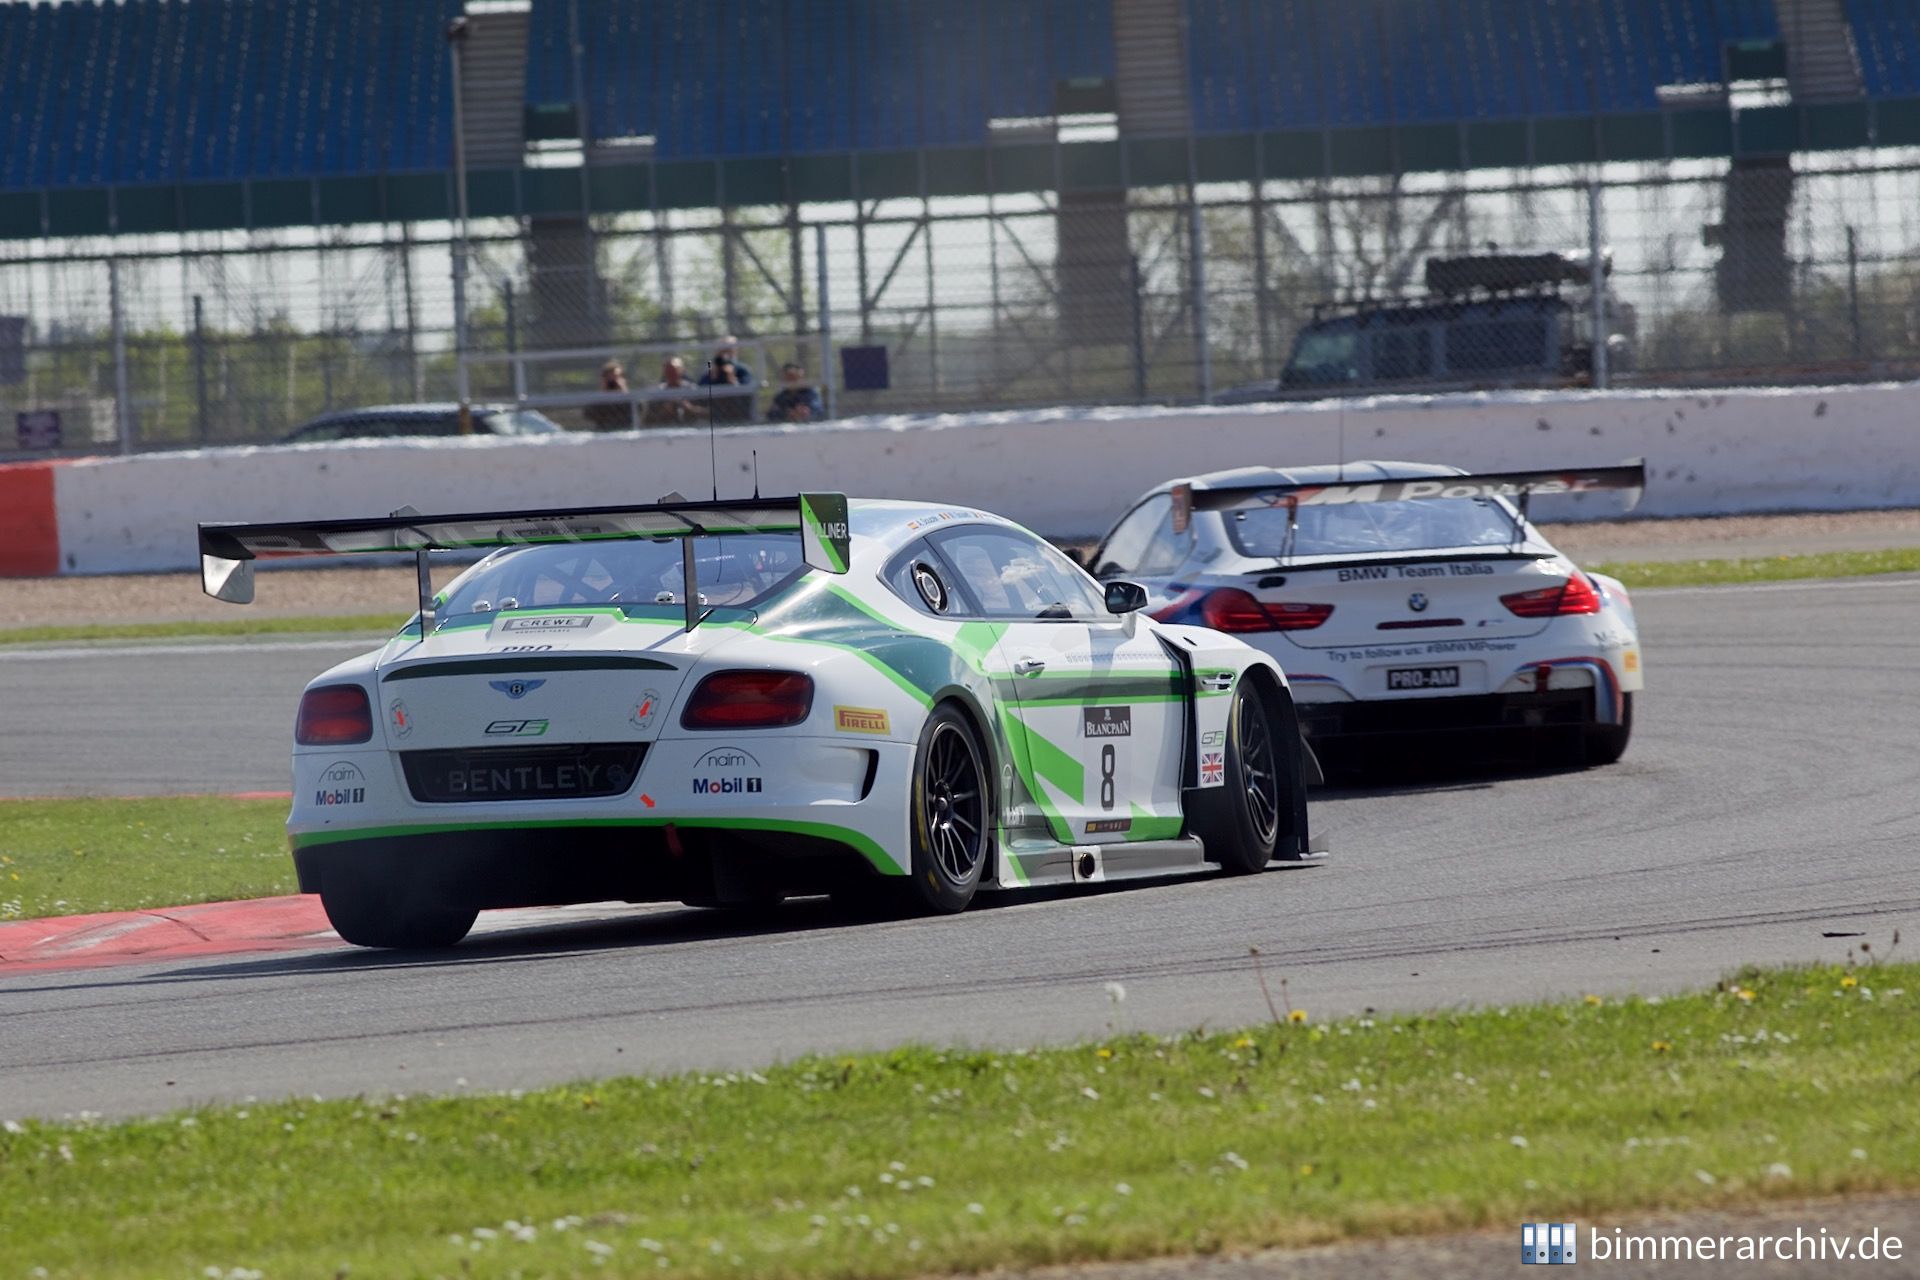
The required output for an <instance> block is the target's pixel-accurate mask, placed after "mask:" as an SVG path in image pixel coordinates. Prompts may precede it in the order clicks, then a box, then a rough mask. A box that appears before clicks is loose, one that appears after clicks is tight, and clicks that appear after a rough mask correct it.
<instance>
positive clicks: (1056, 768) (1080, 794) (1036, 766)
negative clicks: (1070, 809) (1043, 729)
mask: <svg viewBox="0 0 1920 1280" xmlns="http://www.w3.org/2000/svg"><path fill="white" fill-rule="evenodd" d="M1022 728H1024V729H1025V730H1026V735H1027V753H1028V755H1029V756H1030V757H1031V759H1032V760H1033V771H1034V773H1035V774H1036V775H1038V776H1039V777H1040V779H1041V780H1042V781H1044V782H1046V783H1048V784H1049V785H1051V786H1052V787H1053V789H1054V790H1056V791H1058V792H1059V793H1060V794H1061V795H1063V796H1065V797H1066V798H1067V799H1069V800H1071V801H1073V802H1074V803H1075V804H1080V803H1082V802H1083V800H1084V797H1085V795H1086V777H1087V771H1086V766H1085V765H1083V764H1081V763H1080V761H1079V760H1078V759H1076V758H1075V757H1074V755H1073V753H1072V752H1070V751H1063V750H1061V748H1060V747H1059V746H1058V745H1057V744H1055V743H1053V742H1050V741H1048V740H1047V739H1046V738H1045V737H1044V736H1042V735H1041V734H1040V733H1038V732H1036V731H1035V730H1034V727H1033V726H1032V725H1030V724H1026V723H1025V722H1024V721H1023V722H1022Z"/></svg>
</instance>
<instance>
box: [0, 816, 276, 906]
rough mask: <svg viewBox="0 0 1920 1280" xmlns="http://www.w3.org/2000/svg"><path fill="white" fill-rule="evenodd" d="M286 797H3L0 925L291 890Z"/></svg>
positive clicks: (0, 859) (0, 825)
mask: <svg viewBox="0 0 1920 1280" xmlns="http://www.w3.org/2000/svg"><path fill="white" fill-rule="evenodd" d="M286 821H287V802H286V801H285V800H233V799H228V798H225V797H221V796H166V797H162V798H158V799H151V800H94V799H87V800H0V920H9V919H15V920H17V919H21V918H23V917H24V918H29V919H31V918H34V917H38V916H68V915H80V914H84V913H86V912H89V911H129V910H133V909H135V908H139V907H170V906H180V905H182V904H185V903H190V902H220V901H224V900H226V899H230V898H258V897H263V896H266V895H268V894H275V893H294V892H296V891H297V887H296V885H295V883H294V876H293V859H292V858H291V857H289V856H288V854H287V837H286Z"/></svg>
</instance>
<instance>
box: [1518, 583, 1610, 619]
mask: <svg viewBox="0 0 1920 1280" xmlns="http://www.w3.org/2000/svg"><path fill="white" fill-rule="evenodd" d="M1500 603H1501V604H1503V605H1505V606H1507V609H1508V611H1509V612H1511V613H1514V614H1516V615H1518V616H1519V617H1522V618H1557V617H1559V616H1560V615H1562V614H1567V613H1598V612H1600V593H1599V592H1598V591H1595V590H1594V589H1593V584H1592V583H1591V582H1589V581H1587V575H1585V574H1584V573H1578V572H1576V573H1574V574H1572V575H1570V576H1569V577H1568V578H1567V580H1566V581H1565V582H1564V583H1561V584H1559V585H1558V586H1552V587H1541V588H1539V589H1538V590H1535V591H1518V592H1515V593H1514V594H1512V595H1507V596H1501V597H1500Z"/></svg>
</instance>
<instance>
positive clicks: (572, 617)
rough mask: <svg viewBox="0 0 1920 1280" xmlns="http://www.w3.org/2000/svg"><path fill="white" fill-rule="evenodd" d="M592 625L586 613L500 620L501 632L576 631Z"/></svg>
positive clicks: (591, 616)
mask: <svg viewBox="0 0 1920 1280" xmlns="http://www.w3.org/2000/svg"><path fill="white" fill-rule="evenodd" d="M592 625H593V615H592V614H587V613H552V614H537V615H535V616H533V617H530V618H502V619H500V629H501V630H502V631H578V630H580V629H581V628H582V627H590V626H592Z"/></svg>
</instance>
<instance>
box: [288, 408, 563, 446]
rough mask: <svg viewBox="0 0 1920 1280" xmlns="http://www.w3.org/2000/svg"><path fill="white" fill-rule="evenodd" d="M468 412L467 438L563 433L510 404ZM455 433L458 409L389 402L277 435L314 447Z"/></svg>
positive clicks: (457, 431) (543, 417) (538, 415)
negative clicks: (333, 442) (335, 442)
mask: <svg viewBox="0 0 1920 1280" xmlns="http://www.w3.org/2000/svg"><path fill="white" fill-rule="evenodd" d="M470 413H471V421H472V423H473V431H472V434H474V435H477V436H486V435H494V436H548V435H557V434H559V433H560V432H561V431H563V430H564V428H563V427H561V425H560V424H559V423H557V422H555V421H554V420H553V419H551V418H549V417H547V416H546V415H545V414H543V413H538V412H535V411H534V410H532V409H521V408H516V407H515V406H513V405H498V404H476V405H474V406H473V407H472V409H471V411H470ZM459 434H461V431H460V406H459V405H457V404H453V403H444V404H389V405H378V406H375V407H372V408H367V409H345V410H341V411H338V412H335V413H328V414H323V415H321V416H320V417H318V418H315V419H313V420H312V421H311V422H307V423H304V424H302V425H301V426H299V427H296V428H295V429H294V430H293V431H291V432H289V433H288V434H286V435H285V436H282V437H281V438H280V441H279V443H281V444H315V443H318V442H321V441H326V440H388V439H395V438H399V437H413V436H457V435H459Z"/></svg>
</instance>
